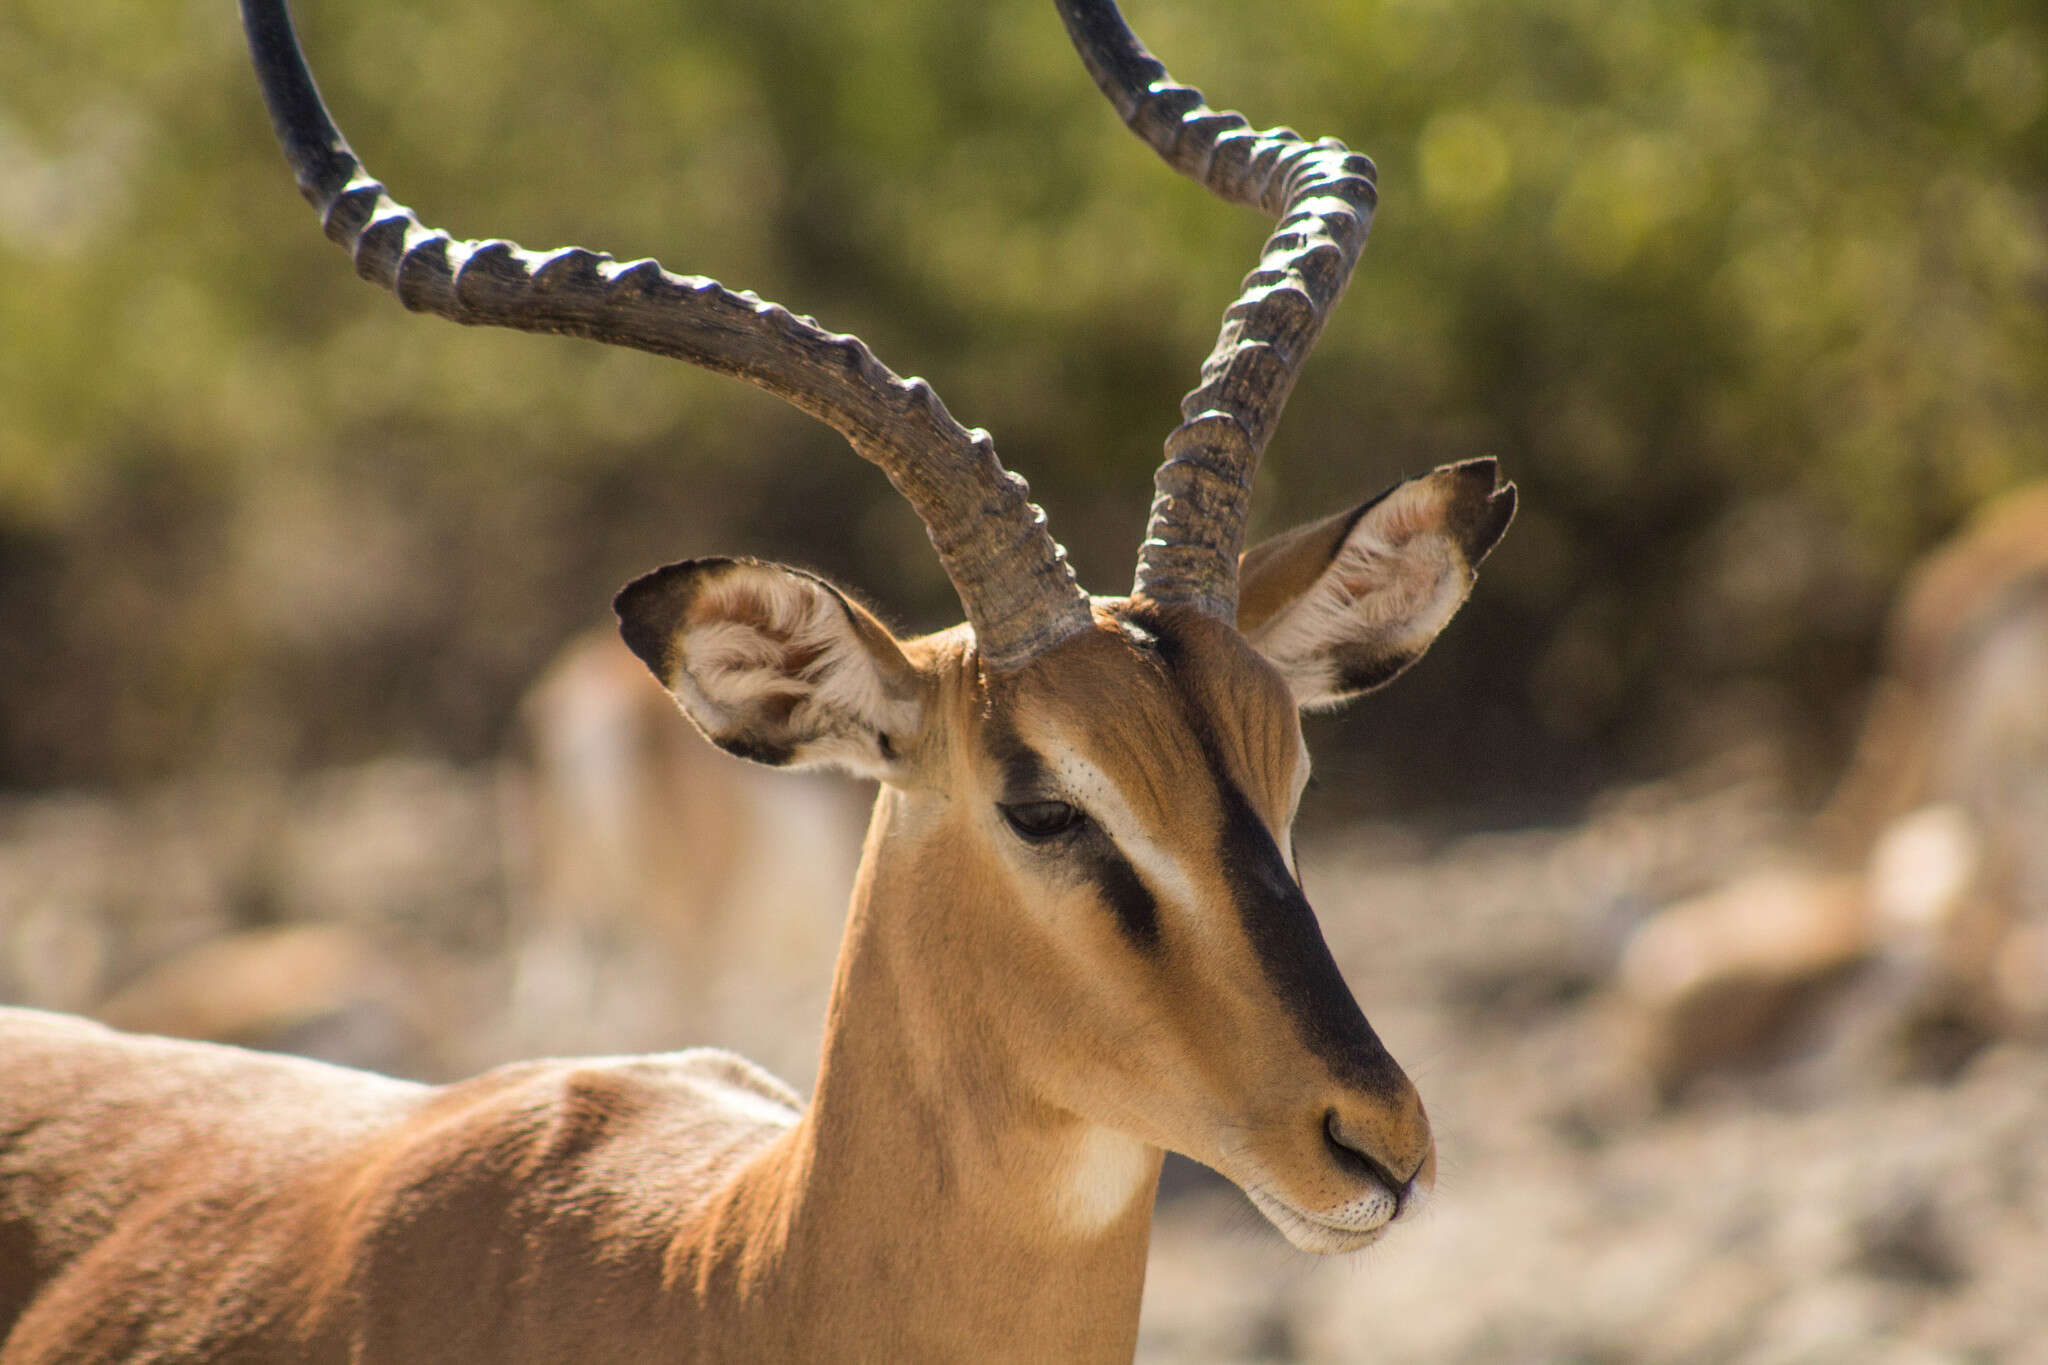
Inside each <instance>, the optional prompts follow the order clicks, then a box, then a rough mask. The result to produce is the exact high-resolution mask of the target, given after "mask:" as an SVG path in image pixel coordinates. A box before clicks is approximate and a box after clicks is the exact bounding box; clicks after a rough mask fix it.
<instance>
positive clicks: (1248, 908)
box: [1211, 754, 1403, 1099]
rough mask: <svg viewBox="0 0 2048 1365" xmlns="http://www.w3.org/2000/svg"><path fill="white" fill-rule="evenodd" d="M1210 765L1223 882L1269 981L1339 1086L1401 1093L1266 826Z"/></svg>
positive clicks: (1396, 1072)
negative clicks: (1219, 805) (1218, 811)
mask: <svg viewBox="0 0 2048 1365" xmlns="http://www.w3.org/2000/svg"><path fill="white" fill-rule="evenodd" d="M1211 765H1212V767H1214V768H1215V773H1216V786H1217V792H1218V794H1219V795H1220V796H1221V797H1222V800H1223V828H1222V830H1221V832H1220V844H1221V846H1220V848H1219V852H1220V854H1221V855H1222V859H1223V868H1224V878H1225V880H1226V882H1227V883H1228V885H1229V887H1230V896H1231V899H1232V900H1233V901H1234V902H1235V903H1236V905H1237V914H1238V918H1239V919H1240V920H1241V921H1242V922H1243V924H1244V932H1245V937H1246V938H1247V939H1249V940H1250V941H1251V945H1252V951H1253V952H1254V953H1255V954H1257V956H1258V959H1259V965H1260V966H1261V967H1263V968H1264V969H1265V972H1266V979H1267V980H1268V981H1270V982H1272V983H1273V989H1274V992H1275V993H1276V994H1278V995H1279V997H1280V999H1281V1000H1282V1001H1283V1002H1284V1003H1285V1004H1286V1006H1287V1009H1288V1012H1289V1013H1290V1014H1292V1015H1293V1016H1294V1028H1295V1032H1296V1033H1298V1034H1300V1036H1301V1040H1302V1042H1304V1043H1306V1044H1307V1045H1308V1048H1309V1051H1311V1052H1313V1053H1315V1054H1316V1055H1317V1056H1318V1057H1320V1058H1322V1059H1323V1062H1324V1064H1325V1065H1327V1066H1328V1067H1329V1068H1330V1071H1331V1072H1332V1074H1334V1075H1335V1076H1336V1077H1337V1079H1338V1080H1340V1081H1343V1082H1344V1083H1345V1084H1346V1085H1352V1086H1356V1087H1358V1088H1359V1089H1360V1090H1368V1091H1371V1092H1373V1093H1375V1094H1379V1095H1383V1096H1386V1097H1387V1098H1389V1099H1391V1098H1394V1097H1395V1096H1397V1095H1398V1094H1399V1093H1400V1091H1401V1087H1402V1081H1403V1077H1402V1075H1401V1068H1400V1066H1399V1065H1398V1064H1397V1063H1396V1062H1395V1061H1394V1059H1393V1058H1392V1057H1391V1056H1389V1055H1388V1053H1387V1049H1386V1046H1385V1045H1384V1044H1382V1043H1381V1042H1380V1039H1379V1035H1378V1034H1376V1033H1374V1032H1373V1031H1372V1025H1371V1024H1369V1023H1367V1022H1366V1018H1365V1012H1364V1011H1363V1010H1361V1009H1359V1008H1358V1000H1357V999H1356V997H1354V996H1353V995H1352V994H1351V988H1350V987H1349V986H1347V985H1346V984H1344V974H1343V973H1342V972H1340V971H1338V970H1337V962H1336V959H1335V958H1333V957H1331V956H1330V945H1329V944H1328V943H1326V942H1324V940H1323V930H1322V926H1321V925H1320V924H1318V923H1317V922H1316V912H1315V911H1314V910H1312V909H1311V908H1309V903H1308V898H1307V897H1306V896H1304V895H1302V894H1301V887H1300V886H1299V885H1298V884H1297V883H1296V882H1295V880H1294V878H1293V877H1292V876H1290V875H1289V874H1288V871H1287V864H1286V863H1285V862H1284V861H1283V860H1282V859H1281V857H1280V850H1279V848H1278V847H1277V846H1275V844H1274V843H1273V836H1272V835H1271V834H1269V833H1267V831H1266V825H1265V822H1264V821H1262V820H1260V819H1259V817H1258V815H1257V814H1256V813H1254V812H1253V810H1252V807H1251V803H1250V802H1249V801H1247V800H1245V798H1244V793H1242V792H1240V791H1239V790H1238V789H1237V784H1236V783H1234V782H1232V781H1231V780H1230V779H1229V778H1228V777H1226V776H1225V775H1224V773H1223V771H1222V769H1221V767H1220V766H1218V765H1216V764H1215V761H1214V755H1213V754H1212V755H1211Z"/></svg>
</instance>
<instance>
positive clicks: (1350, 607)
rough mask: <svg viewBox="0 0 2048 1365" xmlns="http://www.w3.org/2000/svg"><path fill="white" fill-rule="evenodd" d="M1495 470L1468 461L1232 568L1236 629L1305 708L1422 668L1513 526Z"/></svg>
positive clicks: (1294, 534)
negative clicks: (1483, 565) (1485, 563)
mask: <svg viewBox="0 0 2048 1365" xmlns="http://www.w3.org/2000/svg"><path fill="white" fill-rule="evenodd" d="M1498 478H1499V470H1498V467H1497V466H1496V464H1495V463H1494V461H1492V460H1490V459H1484V460H1467V461H1465V462H1464V463H1463V464H1453V465H1445V466H1443V467H1442V468H1440V469H1437V470H1434V471H1432V472H1431V473H1428V474H1424V475H1422V476H1420V477H1418V478H1413V479H1409V480H1408V481H1407V482H1405V483H1399V484H1396V485H1395V486H1394V487H1392V488H1390V489H1388V490H1387V491H1386V492H1384V493H1382V494H1380V495H1379V496H1378V497H1376V498H1374V499H1372V500H1371V501H1370V502H1366V503H1363V504H1361V505H1360V506H1358V507H1354V508H1352V509H1351V510H1350V511H1348V512H1340V513H1338V514H1337V515H1336V516H1334V517H1326V518H1324V519H1323V520H1321V521H1316V522H1310V523H1309V524H1308V525H1306V526H1298V527H1296V528H1295V529H1294V530H1292V531H1289V532H1287V533H1285V534H1284V535H1280V536H1276V537H1274V538H1273V539H1272V540H1269V541H1266V542H1265V543H1264V544H1261V545H1257V546H1254V547H1253V548H1252V549H1250V550H1247V551H1246V552H1245V553H1244V555H1243V556H1242V558H1240V559H1239V561H1238V608H1237V625H1238V629H1239V630H1241V631H1243V632H1244V636H1245V638H1246V639H1247V640H1249V641H1250V642H1251V643H1252V645H1253V646H1254V647H1256V648H1257V649H1258V650H1259V651H1260V652H1261V653H1262V654H1264V655H1265V656H1266V657H1267V659H1269V660H1271V661H1272V663H1273V665H1274V666H1275V667H1276V668H1278V669H1279V670H1280V672H1281V674H1282V676H1284V677H1285V678H1286V679H1287V685H1288V686H1289V687H1290V688H1291V689H1293V692H1294V699H1295V701H1296V703H1297V704H1299V705H1300V706H1303V707H1320V706H1332V705H1335V704H1336V703H1338V702H1341V701H1345V700H1348V699H1349V698H1351V697H1354V696H1357V695H1358V694H1359V693H1361V692H1369V691H1371V690H1372V689H1373V688H1375V687H1378V686H1380V685H1381V684H1383V683H1386V682H1388V681H1389V680H1391V679H1392V678H1393V677H1394V675H1395V674H1397V673H1399V672H1400V671H1401V670H1402V669H1404V668H1406V667H1407V666H1408V665H1409V664H1412V663H1414V662H1415V661H1416V660H1417V659H1419V658H1421V657H1422V653H1423V651H1424V650H1426V649H1428V648H1429V645H1430V642H1431V641H1432V640H1434V639H1435V638H1436V636H1437V632H1439V631H1441V630H1442V629H1443V628H1444V626H1445V625H1446V624H1448V623H1449V622H1450V619H1451V617H1452V616H1453V615H1454V614H1456V612H1457V610H1458V608H1459V607H1460V606H1461V605H1463V604H1464V601H1465V597H1466V595H1467V594H1468V593H1470V592H1471V590H1472V580H1473V577H1474V575H1475V572H1476V570H1477V569H1478V567H1479V562H1480V561H1481V560H1482V559H1485V558H1486V555H1487V552H1488V551H1489V550H1491V549H1492V548H1493V547H1494V543H1495V542H1496V541H1498V540H1499V539H1500V537H1501V533H1502V532H1503V531H1505V530H1507V527H1508V522H1509V520H1510V519H1512V518H1513V517H1514V515H1515V486H1514V485H1513V484H1511V483H1509V484H1501V483H1498Z"/></svg>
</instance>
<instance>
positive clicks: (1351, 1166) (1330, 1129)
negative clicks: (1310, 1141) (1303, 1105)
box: [1323, 1109, 1419, 1211]
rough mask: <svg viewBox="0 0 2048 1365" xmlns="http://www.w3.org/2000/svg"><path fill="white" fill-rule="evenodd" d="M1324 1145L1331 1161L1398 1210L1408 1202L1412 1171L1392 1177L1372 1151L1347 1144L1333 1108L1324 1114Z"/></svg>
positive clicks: (1412, 1186) (1411, 1188)
mask: <svg viewBox="0 0 2048 1365" xmlns="http://www.w3.org/2000/svg"><path fill="white" fill-rule="evenodd" d="M1323 1146H1325V1147H1327V1148H1329V1151H1330V1157H1331V1159H1332V1160H1334V1161H1335V1162H1336V1163H1337V1165H1338V1166H1339V1167H1340V1168H1341V1169H1343V1170H1346V1171H1349V1172H1350V1173H1351V1174H1353V1175H1356V1176H1363V1177H1364V1178H1366V1179H1367V1180H1371V1181H1373V1182H1374V1183H1376V1184H1378V1185H1379V1186H1380V1187H1381V1188H1382V1189H1384V1190H1385V1191H1386V1192H1387V1193H1388V1194H1391V1195H1393V1196H1394V1207H1395V1209H1396V1210H1397V1211H1398V1210H1399V1209H1400V1208H1401V1206H1402V1205H1404V1204H1406V1203H1407V1202H1408V1195H1409V1192H1410V1191H1411V1190H1413V1189H1414V1188H1415V1172H1414V1171H1410V1172H1409V1173H1408V1174H1407V1175H1405V1176H1399V1175H1395V1174H1394V1173H1393V1172H1392V1171H1390V1170H1388V1169H1387V1164H1386V1163H1385V1162H1383V1161H1381V1160H1380V1159H1379V1158H1378V1157H1376V1156H1374V1155H1373V1154H1372V1153H1371V1152H1367V1151H1363V1150H1361V1149H1360V1148H1358V1147H1355V1146H1353V1145H1352V1144H1351V1143H1350V1142H1348V1141H1346V1140H1345V1139H1344V1137H1343V1136H1342V1133H1341V1131H1340V1130H1339V1128H1338V1126H1337V1111H1336V1110H1334V1109H1331V1110H1328V1111H1326V1112H1325V1113H1324V1114H1323ZM1418 1169H1419V1168H1418Z"/></svg>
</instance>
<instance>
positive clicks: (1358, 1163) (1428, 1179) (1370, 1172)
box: [1323, 1091, 1436, 1218]
mask: <svg viewBox="0 0 2048 1365" xmlns="http://www.w3.org/2000/svg"><path fill="white" fill-rule="evenodd" d="M1410 1097H1411V1102H1410V1103H1409V1104H1408V1105H1405V1106H1402V1107H1401V1108H1400V1109H1398V1110H1397V1111H1396V1112H1395V1113H1393V1114H1391V1115H1388V1116H1386V1118H1383V1119H1380V1120H1379V1121H1378V1122H1371V1123H1364V1122H1358V1121H1355V1120H1354V1121H1353V1122H1351V1123H1347V1122H1346V1121H1345V1118H1344V1116H1343V1115H1342V1114H1341V1113H1339V1112H1338V1111H1337V1110H1335V1109H1331V1110H1328V1111H1326V1112H1325V1113H1324V1115H1323V1146H1324V1147H1325V1148H1326V1149H1327V1150H1328V1151H1329V1153H1330V1158H1331V1160H1333V1161H1335V1162H1336V1163H1337V1166H1338V1168H1339V1169H1340V1170H1343V1171H1345V1172H1347V1173H1349V1174H1351V1175H1353V1176H1356V1177H1359V1178H1361V1179H1365V1180H1370V1181H1372V1182H1373V1183H1374V1184H1376V1185H1378V1186H1379V1187H1380V1188H1381V1189H1383V1190H1385V1191H1386V1192H1387V1193H1388V1194H1390V1195H1392V1196H1393V1197H1394V1216H1395V1217H1396V1218H1398V1217H1400V1216H1401V1214H1402V1212H1404V1211H1405V1210H1406V1209H1407V1208H1408V1206H1409V1203H1410V1201H1411V1200H1412V1199H1413V1197H1414V1196H1415V1194H1416V1192H1417V1191H1418V1190H1421V1191H1424V1192H1426V1191H1428V1190H1429V1188H1430V1187H1431V1186H1432V1185H1434V1184H1435V1183H1436V1143H1435V1141H1434V1140H1433V1139H1432V1138H1431V1137H1430V1133H1429V1119H1428V1118H1427V1117H1426V1116H1425V1115H1424V1114H1423V1112H1422V1101H1421V1100H1420V1099H1415V1098H1413V1092H1412V1091H1411V1092H1410Z"/></svg>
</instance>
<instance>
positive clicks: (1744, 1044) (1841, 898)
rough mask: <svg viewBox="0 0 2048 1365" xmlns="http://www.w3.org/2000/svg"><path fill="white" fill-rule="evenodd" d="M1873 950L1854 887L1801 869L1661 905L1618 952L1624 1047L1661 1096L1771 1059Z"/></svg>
mask: <svg viewBox="0 0 2048 1365" xmlns="http://www.w3.org/2000/svg"><path fill="white" fill-rule="evenodd" d="M1875 946H1876V934H1875V931H1874V925H1873V922H1872V919H1871V916H1870V913H1869V909H1868V906H1867V903H1866V901H1865V894H1864V888H1863V885H1862V883H1861V882H1860V880H1859V879H1857V878H1856V877H1853V876H1850V875H1846V874H1841V873H1825V872H1817V871H1813V870H1811V869H1807V868H1798V867H1778V868H1771V869H1767V870H1764V871H1760V872H1756V873H1752V874H1750V875H1749V876H1746V877H1743V878H1740V879H1738V880H1736V881H1733V882H1730V883H1729V884H1728V885H1726V886H1723V887H1720V888H1717V889H1716V890H1713V891H1709V892H1707V893H1706V894H1704V895H1701V896H1697V897H1694V898H1693V899H1691V900H1687V901H1682V902H1680V903H1679V904H1676V905H1672V906H1669V907H1667V908H1665V909H1664V910H1662V911H1660V912H1658V913H1657V914H1656V915H1654V916H1652V917H1651V918H1650V919H1649V920H1647V921H1645V922H1644V923H1643V924H1642V925H1641V926H1640V927H1639V928H1638V929H1637V930H1636V931H1635V933H1634V934H1633V935H1631V936H1630V938H1629V940H1628V943H1627V945H1626V947H1624V949H1623V950H1622V954H1621V960H1620V962H1619V964H1618V965H1617V967H1616V969H1615V980H1614V985H1615V990H1616V992H1617V994H1618V995H1619V997H1620V1000H1621V1002H1622V1008H1623V1010H1624V1011H1625V1013H1626V1015H1627V1016H1628V1020H1627V1022H1629V1023H1631V1024H1633V1027H1632V1028H1629V1029H1627V1032H1626V1036H1627V1037H1629V1038H1630V1039H1632V1040H1633V1042H1634V1044H1635V1045H1636V1046H1637V1047H1639V1048H1640V1050H1641V1051H1640V1059H1641V1062H1642V1064H1643V1065H1644V1066H1645V1067H1646V1068H1647V1070H1648V1071H1649V1073H1650V1074H1651V1076H1652V1078H1653V1079H1654V1081H1655V1084H1656V1086H1657V1088H1658V1089H1659V1091H1660V1092H1662V1093H1664V1094H1667V1095H1669V1094H1675V1093H1676V1092H1677V1091H1678V1090H1679V1089H1680V1088H1681V1087H1682V1086H1683V1085H1684V1083H1685V1082H1686V1081H1688V1080H1690V1079H1692V1078H1694V1077H1696V1076H1699V1075H1701V1074H1703V1073H1706V1072H1708V1071H1712V1070H1716V1069H1719V1068H1723V1067H1727V1066H1731V1065H1739V1064H1742V1063H1746V1062H1754V1061H1757V1060H1760V1059H1763V1058H1765V1057H1768V1056H1769V1055H1770V1053H1771V1050H1772V1048H1773V1046H1774V1045H1776V1044H1779V1043H1781V1042H1782V1040H1783V1038H1784V1035H1785V1032H1786V1029H1787V1026H1788V1024H1790V1023H1791V1022H1793V1020H1794V1019H1795V1018H1796V1016H1797V1014H1798V1013H1799V1011H1800V1010H1802V1009H1806V1008H1811V1007H1813V1006H1814V1005H1815V1004H1816V1003H1817V998H1818V997H1819V996H1820V995H1821V994H1822V993H1823V992H1824V991H1825V989H1826V987H1827V986H1828V985H1829V984H1830V983H1831V982H1834V981H1837V980H1839V979H1840V978H1841V976H1842V975H1843V974H1844V973H1845V972H1846V971H1847V970H1848V969H1849V968H1851V967H1853V966H1854V965H1855V964H1856V963H1858V962H1860V961H1861V960H1862V959H1863V958H1864V957H1866V956H1867V955H1868V954H1869V953H1870V952H1871V951H1873V949H1874V948H1875Z"/></svg>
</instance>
